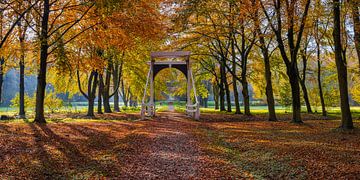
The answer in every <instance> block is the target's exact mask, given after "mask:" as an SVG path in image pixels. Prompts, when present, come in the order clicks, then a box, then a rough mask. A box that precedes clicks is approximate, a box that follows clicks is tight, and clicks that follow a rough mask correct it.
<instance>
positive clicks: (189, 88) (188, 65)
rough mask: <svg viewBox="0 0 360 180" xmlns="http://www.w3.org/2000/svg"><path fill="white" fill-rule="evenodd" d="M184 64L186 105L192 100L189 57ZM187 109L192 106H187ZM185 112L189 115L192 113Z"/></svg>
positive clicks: (190, 103) (189, 104)
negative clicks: (185, 65)
mask: <svg viewBox="0 0 360 180" xmlns="http://www.w3.org/2000/svg"><path fill="white" fill-rule="evenodd" d="M186 64H187V105H188V106H191V105H192V101H191V66H190V61H189V59H187V60H186ZM187 109H193V108H190V107H188V108H187ZM187 114H188V115H189V116H192V114H193V113H191V112H188V113H187Z"/></svg>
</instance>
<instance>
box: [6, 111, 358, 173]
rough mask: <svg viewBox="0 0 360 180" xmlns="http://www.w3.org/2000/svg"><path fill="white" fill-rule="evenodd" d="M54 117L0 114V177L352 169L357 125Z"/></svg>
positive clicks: (172, 116)
mask: <svg viewBox="0 0 360 180" xmlns="http://www.w3.org/2000/svg"><path fill="white" fill-rule="evenodd" d="M230 117H232V119H229V118H230ZM57 118H58V119H55V120H54V122H56V123H54V122H52V123H48V124H46V125H38V124H33V123H26V122H10V123H4V122H2V123H1V122H0V179H8V178H13V177H14V178H19V179H27V178H28V179H34V178H38V179H61V178H62V179H63V178H65V179H67V178H72V179H89V178H91V179H93V178H96V179H97V178H110V179H119V178H123V179H209V178H210V179H218V178H225V179H229V178H239V179H242V178H254V179H278V178H282V179H294V178H296V179H309V178H310V179H324V178H325V179H338V178H344V179H353V178H354V179H355V178H359V177H360V132H359V131H358V130H354V131H351V132H341V131H338V130H336V129H335V128H336V127H337V126H338V125H339V121H336V120H311V119H314V118H315V119H316V118H317V119H318V117H316V116H307V117H306V118H305V119H306V121H305V124H303V125H296V124H291V123H288V122H284V121H280V122H267V121H265V120H264V118H262V117H260V116H259V117H258V116H253V117H251V118H246V117H244V116H228V115H224V114H222V115H216V114H207V115H203V116H202V119H201V121H199V122H196V121H192V120H190V119H188V118H186V117H185V116H184V115H182V114H177V113H163V114H160V115H158V116H157V118H155V119H154V120H146V121H133V120H132V119H136V118H137V116H136V115H116V114H115V115H106V116H102V117H100V120H71V119H70V120H69V119H62V118H63V117H62V116H59V117H57ZM71 118H82V117H75V116H71ZM286 118H287V117H280V119H286ZM101 119H107V120H101ZM114 119H125V120H124V121H121V120H114ZM356 125H357V126H358V127H359V126H360V123H356Z"/></svg>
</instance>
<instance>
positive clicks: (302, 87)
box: [299, 51, 313, 113]
mask: <svg viewBox="0 0 360 180" xmlns="http://www.w3.org/2000/svg"><path fill="white" fill-rule="evenodd" d="M304 53H305V54H303V55H302V58H303V77H302V79H300V81H299V82H300V85H301V89H302V92H303V96H304V101H305V105H306V109H307V112H308V113H313V112H312V110H311V104H310V100H309V95H308V91H307V88H306V68H307V57H306V51H304Z"/></svg>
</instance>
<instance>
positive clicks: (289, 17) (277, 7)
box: [261, 0, 310, 123]
mask: <svg viewBox="0 0 360 180" xmlns="http://www.w3.org/2000/svg"><path fill="white" fill-rule="evenodd" d="M261 6H262V9H263V12H264V14H265V15H266V17H267V20H268V22H269V24H270V26H271V29H272V30H273V31H274V33H275V36H276V41H277V43H278V48H279V51H280V53H281V56H282V58H283V61H284V63H285V65H286V73H287V75H288V77H289V83H290V85H291V95H292V110H293V112H292V113H293V118H292V122H294V123H302V120H301V102H300V87H299V79H298V78H299V71H298V61H297V58H298V53H299V49H300V45H301V41H302V38H303V33H304V30H305V24H306V20H307V17H308V13H309V9H310V0H305V2H304V3H303V2H302V1H299V0H286V1H281V0H274V1H273V3H266V2H261ZM300 10H301V11H300ZM270 11H273V12H274V13H270ZM283 11H285V12H286V13H283ZM284 27H286V29H287V32H286V39H284V36H283V29H284ZM285 44H287V46H286V45H285Z"/></svg>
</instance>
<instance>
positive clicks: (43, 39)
mask: <svg viewBox="0 0 360 180" xmlns="http://www.w3.org/2000/svg"><path fill="white" fill-rule="evenodd" d="M43 6H44V8H43V15H42V22H41V35H40V43H41V45H40V68H39V70H38V78H37V89H36V107H35V120H34V122H37V123H46V120H45V117H44V99H45V87H46V70H47V58H48V48H49V45H48V21H49V13H50V3H49V0H44V2H43Z"/></svg>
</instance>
